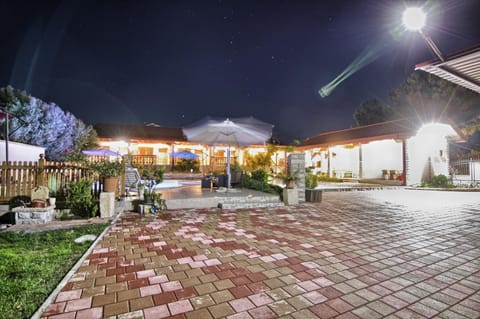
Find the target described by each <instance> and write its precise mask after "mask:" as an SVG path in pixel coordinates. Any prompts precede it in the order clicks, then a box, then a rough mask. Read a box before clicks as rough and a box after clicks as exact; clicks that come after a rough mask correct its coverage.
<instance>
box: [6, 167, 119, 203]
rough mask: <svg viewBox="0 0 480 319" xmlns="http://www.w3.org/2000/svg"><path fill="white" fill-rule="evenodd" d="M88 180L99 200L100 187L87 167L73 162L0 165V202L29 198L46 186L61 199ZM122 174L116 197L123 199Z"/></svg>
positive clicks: (101, 186)
mask: <svg viewBox="0 0 480 319" xmlns="http://www.w3.org/2000/svg"><path fill="white" fill-rule="evenodd" d="M82 178H88V179H90V180H92V181H93V184H92V193H93V194H94V196H99V194H100V192H101V190H102V189H103V184H102V182H101V181H100V179H99V177H98V175H97V174H96V173H94V172H93V171H92V170H91V169H90V168H89V167H88V166H86V165H83V164H79V163H74V162H50V161H46V160H45V159H42V158H41V159H40V160H39V161H38V162H2V165H1V166H0V202H7V201H8V200H10V199H11V198H12V197H16V196H21V195H24V196H30V194H31V191H32V189H33V188H35V187H37V186H47V187H48V188H49V189H50V193H55V194H56V195H57V196H63V195H65V193H66V190H67V188H68V186H69V185H70V183H72V182H76V181H79V180H80V179H82ZM124 192H125V174H123V176H121V178H120V183H119V185H118V189H117V191H116V195H117V196H119V195H120V196H121V195H124Z"/></svg>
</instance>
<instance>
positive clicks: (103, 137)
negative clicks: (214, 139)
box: [94, 123, 287, 174]
mask: <svg viewBox="0 0 480 319" xmlns="http://www.w3.org/2000/svg"><path fill="white" fill-rule="evenodd" d="M94 128H95V130H96V131H97V134H98V140H99V144H100V146H101V147H103V148H108V149H110V150H112V151H115V152H118V153H120V154H122V155H123V156H124V157H125V158H127V159H128V160H129V161H130V163H131V164H133V165H156V166H162V167H164V168H166V169H167V171H168V170H170V169H171V168H172V167H173V166H174V165H175V162H176V161H178V159H175V158H174V156H173V153H175V152H182V151H189V152H191V153H193V154H195V155H197V156H198V160H199V162H200V167H201V172H202V173H204V174H208V173H210V172H213V173H222V172H224V171H225V168H226V164H227V149H228V145H219V146H209V145H203V144H198V143H192V142H189V141H187V139H186V137H185V136H184V134H183V131H182V129H181V128H179V127H166V126H160V125H158V124H153V123H151V124H145V125H133V124H107V123H100V124H96V125H95V126H94ZM266 151H267V148H266V146H265V145H250V146H248V147H242V148H239V147H235V146H230V157H231V163H238V164H239V165H243V164H244V163H245V160H246V153H245V152H247V153H248V154H249V155H251V156H255V155H256V154H258V153H264V152H266ZM286 156H287V154H286V152H285V151H278V152H275V153H274V154H273V155H272V163H273V167H272V170H275V171H276V172H279V171H283V169H284V168H285V165H286V160H285V159H286Z"/></svg>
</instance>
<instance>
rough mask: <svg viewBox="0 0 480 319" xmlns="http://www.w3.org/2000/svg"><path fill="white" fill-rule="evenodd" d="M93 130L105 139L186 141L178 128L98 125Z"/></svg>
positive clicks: (150, 125) (151, 125)
mask: <svg viewBox="0 0 480 319" xmlns="http://www.w3.org/2000/svg"><path fill="white" fill-rule="evenodd" d="M94 128H95V130H96V131H97V134H98V137H99V138H105V139H129V140H162V141H186V139H185V136H184V135H183V132H182V129H181V128H180V127H165V126H159V125H155V124H147V125H145V124H143V125H133V124H111V123H108V124H107V123H98V124H95V125H94Z"/></svg>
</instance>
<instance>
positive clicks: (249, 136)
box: [183, 117, 273, 187]
mask: <svg viewBox="0 0 480 319" xmlns="http://www.w3.org/2000/svg"><path fill="white" fill-rule="evenodd" d="M272 129H273V125H272V124H269V123H266V122H262V121H260V120H258V119H255V118H253V117H244V118H232V119H228V118H227V119H214V118H212V117H206V118H204V119H203V120H201V121H199V122H196V123H194V124H192V125H190V126H189V127H186V128H183V133H184V134H185V136H186V137H187V140H188V141H191V142H196V143H204V144H208V145H228V150H227V168H226V171H227V176H228V184H227V185H228V187H230V146H231V145H237V146H247V145H258V144H264V143H265V142H266V141H267V140H268V139H269V138H270V137H271V136H272Z"/></svg>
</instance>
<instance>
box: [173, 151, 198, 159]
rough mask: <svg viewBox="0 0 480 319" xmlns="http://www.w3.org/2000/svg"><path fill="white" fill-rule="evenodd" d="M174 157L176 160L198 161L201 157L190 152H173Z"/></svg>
mask: <svg viewBox="0 0 480 319" xmlns="http://www.w3.org/2000/svg"><path fill="white" fill-rule="evenodd" d="M172 156H173V157H174V158H183V159H197V158H199V156H198V155H197V154H193V153H192V152H189V151H181V152H173V153H172Z"/></svg>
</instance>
